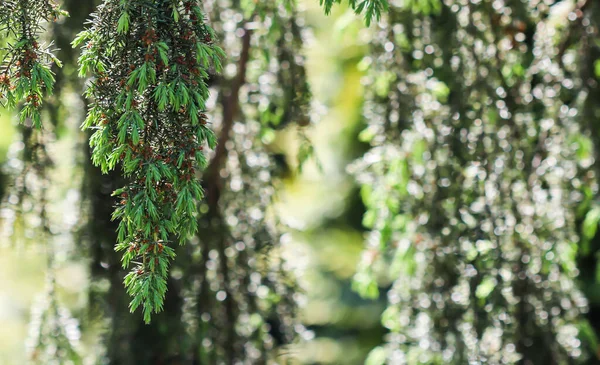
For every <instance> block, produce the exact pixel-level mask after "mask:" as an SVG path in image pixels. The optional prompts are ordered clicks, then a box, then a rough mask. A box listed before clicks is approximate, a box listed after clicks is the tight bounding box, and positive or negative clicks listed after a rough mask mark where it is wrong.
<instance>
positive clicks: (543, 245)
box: [352, 0, 597, 364]
mask: <svg viewBox="0 0 600 365" xmlns="http://www.w3.org/2000/svg"><path fill="white" fill-rule="evenodd" d="M428 3H429V4H430V5H431V6H428V7H427V8H422V7H421V8H420V7H418V6H416V7H415V6H412V7H407V6H403V4H402V2H397V1H394V2H391V3H390V12H389V15H387V16H385V18H384V19H383V20H382V22H381V23H380V24H378V25H377V26H376V27H375V29H374V41H373V42H372V47H371V49H372V51H371V55H370V56H369V57H367V58H366V59H365V60H364V63H365V65H368V68H369V74H368V77H367V80H366V81H367V84H368V90H369V91H368V96H367V101H366V104H365V119H366V120H367V121H368V123H369V124H368V127H367V129H365V131H364V132H363V133H362V135H361V136H362V137H363V138H364V139H365V140H368V141H370V143H371V145H372V148H371V150H370V151H369V152H368V153H367V154H366V155H365V156H364V157H363V158H362V159H361V160H360V161H357V162H356V163H355V164H354V165H353V166H352V170H353V171H354V172H355V173H356V175H357V178H358V180H359V181H360V182H361V184H362V190H361V194H362V197H363V200H364V202H365V204H366V206H367V209H368V211H367V213H366V215H365V217H364V224H365V225H366V226H367V227H369V228H371V233H370V234H369V237H368V239H367V249H366V250H365V253H364V257H363V261H362V262H361V265H360V266H361V268H360V271H359V273H358V274H357V276H356V279H355V287H356V288H357V289H358V290H359V291H360V292H362V293H363V294H364V295H366V296H376V295H377V283H376V280H377V278H380V279H382V280H386V278H390V279H391V280H393V286H392V288H391V290H390V291H389V292H388V293H387V296H388V308H387V310H386V311H385V312H384V314H383V316H382V323H383V324H384V326H386V327H387V328H388V329H389V331H390V333H389V335H388V336H387V338H386V344H385V345H384V346H382V347H379V348H376V349H375V350H373V352H372V353H371V355H370V361H372V362H373V363H384V362H388V363H394V364H420V363H426V364H465V363H481V362H486V363H490V364H516V363H519V364H522V363H525V364H567V363H569V364H570V363H574V362H577V361H584V360H585V359H587V358H588V354H586V352H587V350H588V349H587V348H586V346H588V345H589V343H585V342H582V339H585V338H584V337H581V336H580V335H581V333H585V332H587V331H582V329H585V328H587V327H586V324H585V322H584V316H583V315H582V313H585V312H586V311H587V300H586V299H585V297H584V296H583V295H582V294H581V292H580V291H579V290H578V289H577V286H576V282H575V278H576V276H577V274H578V269H577V268H576V265H575V258H576V255H577V251H578V244H579V242H580V238H579V232H578V227H577V222H576V218H577V216H576V214H577V211H578V209H577V208H579V207H581V206H582V204H584V203H586V202H588V200H589V197H590V196H591V195H592V194H593V193H594V192H595V191H596V190H597V187H596V184H595V182H594V174H593V172H591V171H589V168H590V165H591V164H592V163H593V161H594V160H593V158H592V157H593V156H592V150H591V149H590V148H589V146H590V140H589V138H588V137H586V123H585V121H584V120H583V116H584V115H585V114H586V113H585V112H583V111H584V109H585V108H586V104H587V103H588V101H587V98H588V92H587V86H586V85H585V84H586V80H585V78H584V77H585V75H581V74H579V73H578V70H577V66H576V65H577V64H578V62H579V61H580V59H579V57H580V53H578V52H577V47H574V46H573V47H565V46H564V44H565V43H564V42H571V40H565V38H564V37H563V36H562V35H563V32H564V30H565V29H566V30H569V32H570V30H571V29H572V28H573V27H576V26H577V25H576V24H579V25H580V24H581V22H583V23H586V24H587V25H589V24H590V19H589V17H588V15H589V14H588V13H584V10H585V9H582V6H583V5H585V3H586V2H583V3H582V2H579V3H578V4H577V5H575V4H573V3H571V2H558V3H557V4H554V6H553V7H551V6H550V4H549V3H552V2H548V1H529V2H521V1H515V2H503V1H494V2H486V1H482V2H475V1H460V0H456V1H444V2H442V1H433V2H428ZM582 4H583V5H582ZM588 5H589V4H588ZM567 34H569V33H567ZM592 342H593V341H592ZM591 350H592V352H595V351H596V349H595V348H592V349H591ZM592 356H594V355H592Z"/></svg>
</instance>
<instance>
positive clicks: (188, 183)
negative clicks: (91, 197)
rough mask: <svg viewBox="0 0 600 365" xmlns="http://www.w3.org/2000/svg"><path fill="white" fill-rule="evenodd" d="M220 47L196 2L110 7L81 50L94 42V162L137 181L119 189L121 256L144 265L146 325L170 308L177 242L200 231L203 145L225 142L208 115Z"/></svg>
mask: <svg viewBox="0 0 600 365" xmlns="http://www.w3.org/2000/svg"><path fill="white" fill-rule="evenodd" d="M115 30H116V32H115ZM213 40H214V34H213V31H212V29H211V28H210V27H208V25H206V24H205V22H204V14H203V13H202V11H201V9H200V7H199V6H198V2H197V1H191V0H183V1H174V0H160V1H148V0H130V1H117V0H107V1H105V2H104V3H103V4H102V5H101V6H100V7H99V9H98V11H97V13H96V14H95V15H94V16H93V20H92V26H91V28H90V29H89V30H86V31H84V32H82V33H81V34H80V35H79V36H78V38H77V39H76V40H75V42H74V44H75V45H80V44H85V45H84V47H83V53H82V55H81V58H80V74H81V75H85V74H87V73H88V72H90V73H91V74H92V75H93V76H94V80H93V81H92V82H91V84H90V87H89V88H88V90H87V95H88V96H89V97H90V98H92V104H91V107H90V110H89V113H88V117H87V119H86V121H85V122H84V124H83V127H84V128H86V129H94V130H96V131H95V133H94V134H93V135H92V137H91V139H90V146H91V147H92V148H93V154H92V159H93V162H94V164H96V165H98V166H100V167H101V168H102V171H103V172H105V173H106V172H108V171H109V170H112V169H114V168H115V167H116V166H117V164H120V165H121V168H122V170H123V174H124V176H125V177H127V178H128V179H130V181H131V183H129V184H128V185H126V186H125V187H123V188H122V189H118V190H117V191H115V195H118V196H120V197H121V202H120V205H119V207H118V208H117V209H116V210H115V212H114V214H113V218H114V219H119V220H120V223H119V228H118V244H117V246H116V249H117V250H119V251H124V253H123V266H124V267H129V265H130V263H132V262H133V263H135V267H134V268H133V270H132V271H131V272H130V273H129V274H128V275H127V276H126V278H125V285H126V287H127V289H128V292H129V294H130V295H131V296H132V297H133V300H132V301H131V310H132V311H134V310H135V309H136V308H137V307H138V306H140V305H142V306H143V312H144V320H145V321H146V322H149V321H150V316H151V313H152V312H158V311H160V310H161V308H162V304H163V298H164V295H165V292H166V290H167V287H166V279H167V275H168V274H167V271H168V265H169V259H172V258H173V257H174V251H173V248H172V247H171V246H170V244H171V239H172V237H173V236H174V237H177V238H178V239H179V242H181V243H183V242H185V240H186V239H187V237H188V236H190V235H191V234H193V233H195V232H196V229H197V223H196V219H195V217H194V215H195V211H196V202H197V201H198V200H200V199H201V198H202V196H203V191H202V187H201V185H200V182H199V181H198V180H197V179H196V168H198V167H199V168H203V167H204V166H205V165H206V158H205V156H204V154H203V152H202V148H203V144H204V143H206V142H208V145H209V146H210V148H214V147H215V142H216V140H215V137H214V135H213V133H212V131H211V130H210V129H209V128H208V127H207V125H206V115H205V114H204V108H205V100H206V99H207V98H208V88H207V85H206V79H207V77H208V74H207V69H208V68H209V66H210V64H212V65H214V67H215V69H216V70H217V71H219V70H220V67H221V61H220V58H221V57H223V52H222V51H221V49H220V48H219V47H217V46H216V45H215V44H214V41H213Z"/></svg>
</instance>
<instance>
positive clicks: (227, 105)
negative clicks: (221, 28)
mask: <svg viewBox="0 0 600 365" xmlns="http://www.w3.org/2000/svg"><path fill="white" fill-rule="evenodd" d="M251 38H252V30H250V29H245V30H244V35H243V36H242V51H241V53H240V59H239V61H238V70H237V75H236V76H235V78H234V79H233V80H232V84H231V88H230V90H229V95H226V96H224V97H223V99H222V102H221V104H222V106H223V122H222V127H221V135H220V136H219V141H218V144H217V148H216V149H215V156H214V158H213V159H212V162H211V164H210V166H209V167H208V169H207V171H206V178H205V184H206V185H205V186H206V192H207V194H206V195H207V200H208V204H209V206H210V207H211V208H212V209H214V208H216V206H217V203H218V201H219V195H220V194H219V193H220V190H221V185H222V184H221V179H220V176H219V171H220V170H221V167H222V165H223V163H224V160H225V157H226V155H227V149H226V147H225V145H226V144H227V141H229V139H230V134H231V129H232V128H233V121H234V120H235V118H236V117H237V115H238V112H239V109H240V102H239V94H240V89H241V87H242V85H244V83H246V69H247V66H248V60H249V58H250V40H251Z"/></svg>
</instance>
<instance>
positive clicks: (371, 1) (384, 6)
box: [319, 0, 389, 26]
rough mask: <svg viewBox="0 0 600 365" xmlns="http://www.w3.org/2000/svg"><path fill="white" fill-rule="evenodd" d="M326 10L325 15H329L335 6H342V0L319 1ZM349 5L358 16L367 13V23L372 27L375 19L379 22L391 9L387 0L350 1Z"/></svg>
mask: <svg viewBox="0 0 600 365" xmlns="http://www.w3.org/2000/svg"><path fill="white" fill-rule="evenodd" d="M319 3H320V4H321V6H323V7H324V8H325V14H327V15H329V14H330V13H331V9H332V8H333V5H334V4H341V3H342V0H319ZM348 5H350V7H351V8H352V10H354V12H355V13H356V14H362V13H363V12H364V13H365V15H364V17H365V23H366V24H367V26H369V25H371V22H372V21H373V19H376V20H377V21H379V19H380V18H381V13H382V12H384V11H387V10H388V8H389V5H388V2H387V0H348Z"/></svg>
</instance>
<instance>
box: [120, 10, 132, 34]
mask: <svg viewBox="0 0 600 365" xmlns="http://www.w3.org/2000/svg"><path fill="white" fill-rule="evenodd" d="M128 31H129V13H127V12H126V11H124V12H123V14H121V16H120V17H119V22H118V23H117V33H119V34H123V33H127V32H128Z"/></svg>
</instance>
